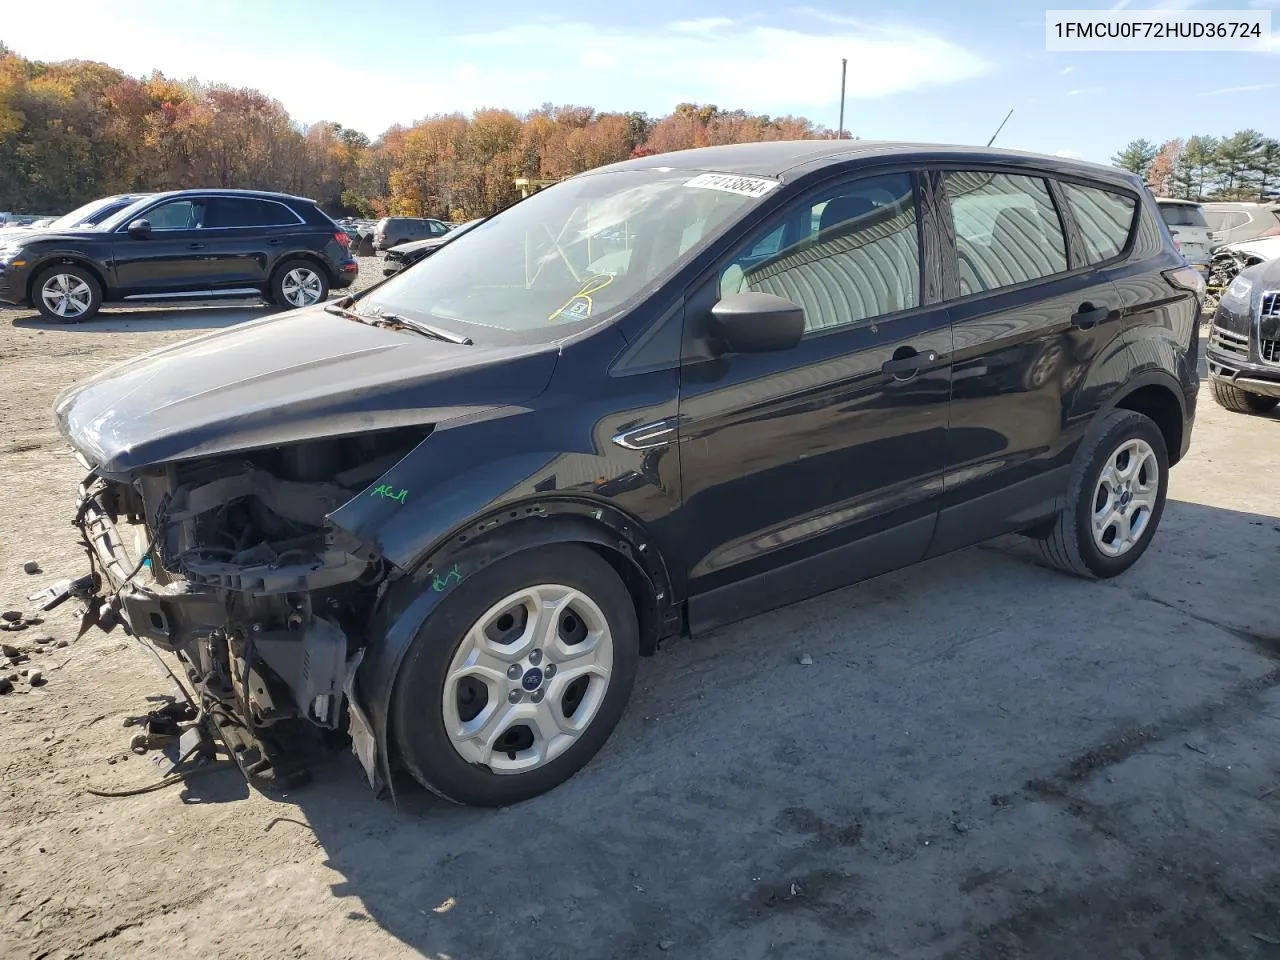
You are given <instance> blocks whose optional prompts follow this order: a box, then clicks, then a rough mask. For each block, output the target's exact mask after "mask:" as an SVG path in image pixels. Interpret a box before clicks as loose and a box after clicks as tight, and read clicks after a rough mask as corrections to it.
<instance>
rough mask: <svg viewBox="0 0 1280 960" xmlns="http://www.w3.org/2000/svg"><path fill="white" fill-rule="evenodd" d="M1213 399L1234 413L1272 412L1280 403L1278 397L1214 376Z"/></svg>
mask: <svg viewBox="0 0 1280 960" xmlns="http://www.w3.org/2000/svg"><path fill="white" fill-rule="evenodd" d="M1212 384H1213V399H1214V400H1215V401H1217V403H1218V406H1220V407H1222V408H1223V409H1225V410H1230V411H1231V412H1232V413H1270V412H1271V411H1272V410H1274V409H1275V408H1276V404H1280V399H1277V398H1276V397H1264V396H1262V395H1261V394H1259V393H1250V392H1249V391H1247V390H1241V389H1240V388H1239V387H1237V386H1236V385H1235V384H1234V383H1231V382H1230V381H1227V380H1219V379H1218V378H1217V377H1213V378H1212Z"/></svg>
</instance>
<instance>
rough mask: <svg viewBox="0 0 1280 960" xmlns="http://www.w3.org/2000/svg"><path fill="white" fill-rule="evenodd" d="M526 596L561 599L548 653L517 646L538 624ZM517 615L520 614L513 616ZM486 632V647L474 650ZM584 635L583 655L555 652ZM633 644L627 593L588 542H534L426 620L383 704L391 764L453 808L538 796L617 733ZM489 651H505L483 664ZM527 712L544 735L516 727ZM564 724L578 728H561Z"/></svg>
mask: <svg viewBox="0 0 1280 960" xmlns="http://www.w3.org/2000/svg"><path fill="white" fill-rule="evenodd" d="M534 590H537V591H539V599H538V600H537V603H538V604H542V603H545V602H546V601H547V600H548V599H552V600H554V599H557V598H562V597H564V596H566V595H568V596H569V597H570V599H569V600H568V601H567V603H566V605H564V606H561V607H560V608H559V612H557V614H556V615H555V616H556V620H555V621H552V623H553V625H554V626H555V627H556V629H557V639H556V640H555V641H553V643H550V644H547V645H546V646H547V650H546V651H545V652H542V651H540V648H538V647H537V644H536V643H535V642H533V641H526V640H525V639H524V638H526V637H530V636H532V634H533V633H534V631H533V629H532V627H533V626H534V625H535V624H536V623H537V621H536V620H534V619H532V616H531V614H530V613H529V610H530V609H531V607H532V606H533V605H534V601H533V600H532V599H531V598H528V597H524V596H522V594H523V593H525V592H532V591H534ZM579 598H583V599H579ZM591 605H594V609H592V607H591ZM521 611H524V614H523V615H524V616H525V617H526V618H528V619H526V620H523V621H522V620H520V619H519V618H520V616H521ZM512 612H514V614H515V620H512V619H510V615H511V613H512ZM543 623H547V621H545V620H544V621H543ZM486 624H487V625H488V626H487V628H486V627H485V625H486ZM601 625H603V627H604V628H605V629H606V630H607V634H608V644H607V646H606V643H605V634H604V632H602V630H601ZM482 628H484V629H482ZM570 628H572V631H573V632H569V633H566V631H568V630H569V629H570ZM504 630H505V633H504V632H503V631H504ZM579 634H581V636H579ZM486 635H487V636H488V637H489V638H490V641H489V642H486V641H484V640H482V641H481V643H480V645H477V644H475V643H473V641H472V638H473V637H478V636H479V637H484V636H486ZM592 636H595V637H596V639H595V641H594V644H593V645H591V646H584V647H583V650H584V651H586V652H585V653H579V654H578V655H577V656H569V657H566V656H564V655H562V654H565V653H566V651H569V652H570V653H572V652H573V650H574V647H575V646H580V645H583V644H586V643H587V642H588V641H589V640H591V638H592ZM495 637H497V638H499V639H500V640H501V642H497V641H494V640H492V638H495ZM566 637H570V638H571V639H570V640H566V639H565V638H566ZM639 637H640V631H639V627H638V625H637V622H636V612H635V606H634V604H633V602H632V599H631V595H630V593H629V592H628V591H627V588H626V586H625V585H624V584H623V582H622V580H621V579H620V578H619V577H618V574H617V573H615V572H614V570H613V568H612V567H611V566H609V564H608V563H607V562H605V561H604V560H603V559H601V558H600V556H599V555H597V554H596V553H595V552H593V551H592V550H591V549H589V548H588V547H585V546H581V545H578V544H555V545H551V546H546V547H539V548H536V549H533V550H526V551H522V552H521V553H518V554H515V555H513V556H511V557H508V558H506V559H504V560H500V561H498V562H497V563H495V564H493V565H492V566H490V567H485V568H483V569H481V570H480V571H479V572H477V573H476V574H474V575H473V576H470V577H469V578H467V579H465V580H463V581H462V582H461V583H459V584H458V585H457V586H456V587H455V588H454V590H453V592H452V593H451V594H449V596H448V597H446V598H445V600H444V601H443V602H442V603H441V604H440V606H439V607H438V608H437V609H436V610H435V612H433V613H432V614H431V616H430V617H429V618H428V619H427V621H426V623H425V624H423V626H422V628H421V629H420V630H419V632H418V635H417V636H416V637H415V638H414V640H413V644H412V646H411V647H410V649H409V652H408V653H407V654H406V656H405V660H404V663H403V664H402V666H401V668H400V674H399V676H398V677H397V678H396V685H395V692H394V694H393V700H392V705H391V725H392V731H391V739H392V742H393V743H394V744H395V746H396V750H397V753H398V756H399V759H400V761H401V762H402V763H403V765H404V766H405V767H406V768H407V769H408V771H409V772H410V773H411V774H412V775H413V777H414V778H415V779H416V780H418V782H419V783H421V784H422V785H423V786H425V787H426V788H427V789H429V790H431V791H432V792H434V793H436V794H438V795H439V796H441V797H443V798H445V799H446V800H451V801H453V802H455V803H462V804H471V805H475V806H485V807H496V806H506V805H508V804H512V803H518V802H520V801H522V800H527V799H529V798H531V797H535V796H537V795H538V794H541V793H545V792H546V791H548V790H550V789H552V788H553V787H556V786H558V785H559V784H561V783H563V782H564V781H566V780H568V779H569V778H570V777H571V776H573V775H574V774H575V773H577V772H578V770H580V769H581V768H582V767H583V766H585V765H586V763H587V761H589V760H590V759H591V758H592V756H594V755H595V753H596V752H597V751H598V750H599V749H600V748H601V747H602V746H603V745H604V743H605V741H606V740H607V739H608V738H609V735H610V734H611V733H612V732H613V728H614V727H615V726H617V723H618V720H619V719H620V718H621V716H622V712H623V710H624V709H625V707H626V703H627V699H628V697H629V696H630V694H631V687H632V684H633V683H634V681H635V674H636V667H637V664H638V661H639V655H640V642H639ZM508 638H509V639H508ZM573 638H576V639H573ZM553 644H554V647H553ZM566 644H567V645H566ZM507 648H510V650H508V649H507ZM490 651H499V652H501V654H502V656H501V657H497V658H495V659H493V660H492V661H489V660H486V659H485V657H487V656H492V654H491V653H490ZM513 652H514V653H513ZM606 652H607V653H608V659H607V661H606V658H605V654H606ZM539 653H540V654H541V655H539ZM477 660H478V661H479V666H478V667H476V666H475V665H474V664H475V661H477ZM588 660H592V661H593V662H594V663H595V666H594V667H593V668H592V669H595V670H603V671H604V672H605V674H606V676H605V677H604V679H603V680H602V679H601V678H600V677H599V676H598V675H591V676H585V675H584V674H582V673H581V672H580V671H583V670H585V669H587V666H586V665H587V662H588ZM488 662H492V663H493V668H492V669H491V672H490V673H489V674H487V675H486V677H485V678H480V677H479V676H478V675H467V672H468V671H470V670H472V669H483V667H484V665H485V664H486V663H488ZM513 665H514V666H513ZM553 667H554V669H555V671H557V672H553ZM515 668H518V669H519V671H520V672H519V673H517V674H516V675H515V676H514V677H513V676H512V673H511V671H512V670H513V669H515ZM535 674H536V676H535ZM537 681H540V682H541V685H540V686H536V687H535V686H534V685H533V684H534V683H535V682H537ZM530 690H532V691H533V692H532V693H530V692H529V691H530ZM575 691H576V694H575ZM516 694H519V701H518V702H516V703H513V701H512V700H511V699H510V698H511V696H513V695H516ZM581 710H587V711H588V712H587V713H582V714H579V713H578V711H581ZM529 717H539V718H542V719H543V721H544V722H545V723H546V727H545V730H544V732H550V733H552V734H553V735H552V736H550V737H547V736H543V737H542V738H541V739H539V738H538V736H537V734H535V732H534V731H535V728H536V729H539V730H543V729H544V728H543V726H542V724H540V723H537V722H536V721H531V722H530V723H521V722H520V721H521V720H525V719H528V718H529ZM553 717H554V720H553V719H550V718H553ZM561 720H563V722H564V724H569V725H571V726H572V725H574V724H578V723H580V724H582V727H581V729H580V730H578V731H577V732H574V733H568V732H566V727H565V726H564V725H563V724H562V723H561ZM468 732H474V734H475V735H474V736H473V737H472V739H467V738H466V735H467V733H468ZM566 737H567V738H568V739H565V738H566ZM507 747H510V750H508V749H507ZM464 754H465V755H464Z"/></svg>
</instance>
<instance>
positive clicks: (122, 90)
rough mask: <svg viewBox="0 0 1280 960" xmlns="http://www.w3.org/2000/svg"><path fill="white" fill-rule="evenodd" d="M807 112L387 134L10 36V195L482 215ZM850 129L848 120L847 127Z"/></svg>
mask: <svg viewBox="0 0 1280 960" xmlns="http://www.w3.org/2000/svg"><path fill="white" fill-rule="evenodd" d="M831 136H833V134H832V132H831V131H829V130H827V129H826V128H823V127H820V126H816V125H815V124H813V123H811V122H810V121H809V120H806V119H804V118H803V117H791V116H787V117H769V116H763V115H758V114H752V113H748V112H746V111H744V110H721V109H719V108H718V107H715V106H711V105H699V104H692V103H685V104H680V105H679V106H677V107H676V109H675V110H674V111H673V112H672V113H671V114H669V115H668V116H665V117H658V118H654V117H650V116H648V115H646V114H644V113H641V112H628V113H601V112H597V111H596V110H594V109H592V108H591V107H579V106H553V105H551V104H544V105H543V106H542V107H540V108H539V109H537V110H533V111H531V112H528V113H516V112H513V111H511V110H502V109H483V110H477V111H475V112H474V113H471V114H469V115H464V114H462V113H450V114H438V115H434V116H429V117H427V118H425V119H422V120H419V121H417V122H416V123H413V124H412V125H410V126H401V125H397V126H393V127H391V128H390V129H389V130H387V131H385V132H384V133H382V135H381V136H379V137H378V138H377V139H376V140H370V139H369V137H368V136H366V135H365V134H364V133H361V132H360V131H358V130H355V129H352V128H350V127H347V126H344V125H343V124H341V123H337V122H325V123H313V124H310V125H302V124H299V123H298V122H296V121H294V120H293V119H292V118H291V117H290V116H289V113H288V111H286V110H285V108H284V107H283V106H282V105H281V104H280V103H279V101H276V100H273V99H271V98H270V97H268V96H266V95H265V94H263V93H261V92H260V91H257V90H253V89H248V88H236V87H229V86H225V85H222V84H208V83H200V82H197V81H194V80H176V79H173V78H170V77H165V76H163V75H162V74H160V73H158V72H156V73H152V74H151V75H150V76H149V77H147V78H145V79H139V78H135V77H131V76H128V75H126V74H125V73H123V72H122V71H120V70H117V69H115V68H114V67H110V66H107V65H105V64H102V63H94V62H88V61H76V60H71V61H64V62H59V63H43V62H39V61H33V60H28V59H26V58H24V57H21V56H19V55H18V54H16V53H14V52H13V51H11V50H9V49H7V48H6V47H5V46H4V45H3V44H0V210H12V211H15V212H33V213H51V214H54V213H59V212H61V211H64V210H68V209H71V208H73V207H76V206H78V205H79V204H81V203H84V202H86V201H89V200H92V199H94V198H96V197H101V196H106V195H109V194H114V193H125V192H129V191H142V190H174V189H182V188H190V187H240V188H248V189H259V190H278V191H282V192H285V193H292V194H298V195H301V196H306V197H310V198H312V199H314V200H316V201H318V202H319V203H320V204H321V205H322V207H323V208H324V209H325V210H326V211H328V212H329V213H331V214H333V215H335V216H341V215H355V216H387V215H402V216H434V217H444V218H448V219H453V220H466V219H471V218H472V217H478V216H484V215H488V214H490V213H493V212H496V211H497V210H499V209H501V208H502V207H504V206H506V205H508V204H510V203H512V202H514V201H515V200H516V199H518V198H519V196H520V188H519V187H518V186H517V185H516V183H515V181H516V180H517V179H519V178H527V179H530V180H542V181H546V180H558V179H560V178H562V177H566V176H569V175H571V174H575V173H580V172H582V171H583V170H588V169H590V168H592V167H596V166H600V165H601V164H606V163H612V162H615V161H618V160H624V159H626V158H628V157H632V156H645V155H648V154H653V153H662V152H665V151H668V150H681V149H686V148H689V147H696V146H707V145H714V144H722V143H742V142H747V141H758V140H793V139H806V138H816V137H831ZM846 136H847V134H846Z"/></svg>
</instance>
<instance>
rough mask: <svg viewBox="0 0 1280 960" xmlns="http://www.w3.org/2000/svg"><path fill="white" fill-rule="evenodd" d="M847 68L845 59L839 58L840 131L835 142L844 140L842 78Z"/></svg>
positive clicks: (847, 62)
mask: <svg viewBox="0 0 1280 960" xmlns="http://www.w3.org/2000/svg"><path fill="white" fill-rule="evenodd" d="M848 68H849V61H848V60H847V59H846V58H844V57H841V58H840V129H839V131H838V132H837V133H836V139H837V140H843V139H844V78H845V73H846V71H847V70H848Z"/></svg>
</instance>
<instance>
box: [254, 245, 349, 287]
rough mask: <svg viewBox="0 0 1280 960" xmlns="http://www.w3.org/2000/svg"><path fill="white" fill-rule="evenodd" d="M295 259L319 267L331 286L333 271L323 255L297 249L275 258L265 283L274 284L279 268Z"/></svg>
mask: <svg viewBox="0 0 1280 960" xmlns="http://www.w3.org/2000/svg"><path fill="white" fill-rule="evenodd" d="M295 260H304V261H306V262H307V263H311V264H314V265H316V266H317V267H319V268H320V270H321V272H322V273H323V274H324V277H325V279H326V280H328V281H329V286H330V287H332V286H333V284H334V282H335V281H336V279H337V278H336V277H335V276H334V273H333V271H332V270H331V269H330V268H329V264H327V263H325V260H324V257H322V256H320V255H319V254H318V253H316V252H315V251H313V250H297V251H294V252H293V253H286V254H283V255H282V256H280V257H278V258H277V259H276V262H275V264H274V265H273V266H272V267H271V273H269V274H268V275H267V283H268V284H269V285H271V286H274V285H275V282H276V277H277V276H278V275H279V274H280V270H281V269H282V268H283V267H285V266H286V265H287V264H290V263H293V262H294V261H295Z"/></svg>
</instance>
